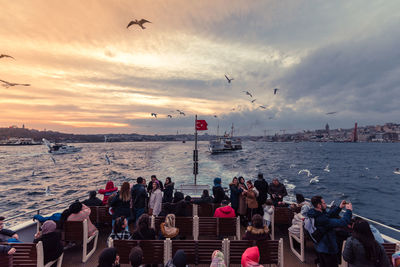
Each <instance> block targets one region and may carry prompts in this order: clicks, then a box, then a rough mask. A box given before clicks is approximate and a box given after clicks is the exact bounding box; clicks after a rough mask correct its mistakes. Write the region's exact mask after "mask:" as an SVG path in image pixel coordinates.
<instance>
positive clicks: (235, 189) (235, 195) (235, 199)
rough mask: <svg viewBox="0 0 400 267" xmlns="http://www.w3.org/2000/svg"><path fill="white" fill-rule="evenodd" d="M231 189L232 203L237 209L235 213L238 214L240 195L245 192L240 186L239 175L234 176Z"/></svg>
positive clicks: (230, 185)
mask: <svg viewBox="0 0 400 267" xmlns="http://www.w3.org/2000/svg"><path fill="white" fill-rule="evenodd" d="M229 189H230V190H231V205H232V208H233V209H234V210H235V214H238V209H239V197H240V195H241V194H242V192H243V189H242V188H239V180H238V178H237V177H233V179H232V183H231V184H229Z"/></svg>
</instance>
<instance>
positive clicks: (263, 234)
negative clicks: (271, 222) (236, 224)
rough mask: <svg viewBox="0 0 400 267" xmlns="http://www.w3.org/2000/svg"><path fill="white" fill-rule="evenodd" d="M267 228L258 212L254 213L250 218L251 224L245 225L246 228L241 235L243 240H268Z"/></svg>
mask: <svg viewBox="0 0 400 267" xmlns="http://www.w3.org/2000/svg"><path fill="white" fill-rule="evenodd" d="M269 239H271V238H270V237H269V229H268V226H266V225H264V223H263V218H262V217H261V215H260V214H254V216H253V218H252V219H251V225H250V226H248V227H247V230H246V232H245V234H244V236H243V240H257V241H259V240H269Z"/></svg>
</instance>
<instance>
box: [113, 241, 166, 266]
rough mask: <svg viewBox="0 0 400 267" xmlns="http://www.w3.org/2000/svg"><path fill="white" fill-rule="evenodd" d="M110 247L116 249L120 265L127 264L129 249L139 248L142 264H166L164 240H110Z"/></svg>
mask: <svg viewBox="0 0 400 267" xmlns="http://www.w3.org/2000/svg"><path fill="white" fill-rule="evenodd" d="M109 244H110V246H113V247H115V248H116V249H117V252H118V255H119V257H120V260H119V261H120V263H122V264H129V253H130V252H131V249H132V248H134V247H136V246H139V247H141V248H142V250H143V262H142V264H166V263H167V261H166V260H167V258H168V257H167V255H166V254H167V251H168V250H167V249H166V241H165V240H113V241H112V240H111V241H110V242H109Z"/></svg>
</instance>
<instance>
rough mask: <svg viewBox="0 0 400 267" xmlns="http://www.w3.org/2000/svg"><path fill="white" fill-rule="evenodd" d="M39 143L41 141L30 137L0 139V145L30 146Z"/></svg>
mask: <svg viewBox="0 0 400 267" xmlns="http://www.w3.org/2000/svg"><path fill="white" fill-rule="evenodd" d="M41 144H42V143H41V142H35V141H34V140H33V139H32V138H18V137H11V138H9V139H7V140H1V141H0V146H32V145H41Z"/></svg>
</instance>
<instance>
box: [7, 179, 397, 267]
mask: <svg viewBox="0 0 400 267" xmlns="http://www.w3.org/2000/svg"><path fill="white" fill-rule="evenodd" d="M213 183H214V186H213V188H212V196H210V194H209V192H208V190H204V191H203V194H202V196H201V197H200V198H198V199H194V200H193V199H191V197H190V196H186V197H185V196H184V194H183V193H182V192H174V183H173V182H172V179H171V178H170V177H167V178H166V179H165V182H164V184H163V183H162V182H161V181H160V180H159V179H158V178H157V177H156V176H155V175H152V176H151V180H150V181H149V182H148V183H146V180H145V179H144V178H142V177H138V178H137V179H136V184H134V185H133V186H132V187H131V185H130V184H129V183H128V182H124V183H122V185H121V187H120V189H119V190H118V188H117V187H115V186H114V183H113V182H112V181H109V182H107V184H106V186H105V188H104V189H100V190H99V191H98V193H99V194H102V195H104V197H103V200H100V199H99V198H98V197H97V196H96V191H91V192H89V198H88V199H87V200H85V201H83V202H79V201H76V202H74V203H72V204H71V205H70V206H69V208H68V209H66V210H64V211H63V212H62V213H61V214H53V215H52V216H51V217H41V216H40V215H37V216H35V218H36V219H38V220H39V221H41V222H43V224H42V227H41V229H40V231H39V232H38V233H36V234H35V236H34V242H39V241H42V242H43V248H44V259H45V263H47V262H49V261H52V260H55V259H57V258H58V257H59V256H60V255H61V254H62V252H63V250H64V246H66V245H67V244H64V243H63V242H62V240H61V234H60V233H61V229H62V228H63V224H64V222H66V221H83V220H85V219H86V220H87V221H88V228H89V231H88V235H89V236H91V235H93V234H94V233H95V232H96V230H97V229H96V226H95V225H93V224H92V222H91V221H90V218H89V216H90V211H91V210H90V206H101V205H105V206H108V207H109V211H110V213H111V214H112V219H113V220H112V232H111V234H110V235H109V237H110V238H111V239H113V240H117V239H118V240H129V239H130V240H156V239H160V240H163V239H166V238H170V239H182V238H185V237H184V236H181V235H180V232H179V228H177V227H176V225H175V221H176V217H177V216H191V214H188V213H187V208H186V207H187V206H188V205H190V204H193V203H194V204H203V203H216V204H221V205H220V207H219V208H217V209H216V210H215V213H214V217H238V216H239V217H240V221H241V224H242V225H243V226H244V227H245V233H244V235H243V239H244V240H268V239H270V224H271V216H272V214H273V212H274V208H275V207H279V206H281V207H288V208H289V209H291V210H293V211H294V212H295V215H294V218H293V221H292V226H291V227H290V228H289V231H290V232H292V233H294V234H298V233H299V232H300V227H303V224H304V226H305V229H306V231H307V232H308V233H309V234H310V236H311V237H312V240H313V241H314V247H315V251H316V255H317V260H316V261H317V262H318V264H319V266H320V267H331V266H338V265H339V264H340V260H341V258H342V256H343V259H344V260H345V261H347V262H348V263H349V266H382V267H385V266H389V264H390V263H389V260H388V258H387V257H386V254H385V251H384V249H383V247H382V245H381V243H382V242H383V239H382V238H381V237H380V235H379V232H378V231H377V230H376V228H374V227H373V226H372V225H370V224H368V222H366V221H364V220H363V219H360V218H352V209H353V207H352V204H351V203H346V201H342V202H341V203H340V205H339V206H335V205H334V206H332V207H330V208H329V209H328V207H327V204H326V203H325V200H324V199H323V198H322V197H321V196H314V197H312V199H311V202H308V201H306V200H305V199H304V197H303V195H301V194H296V203H295V204H291V205H289V204H287V203H285V202H284V197H285V196H287V191H286V188H285V186H284V185H283V184H282V183H281V182H280V181H279V180H278V179H277V178H274V179H273V180H272V182H271V183H270V184H268V183H267V181H266V180H265V179H264V177H263V174H261V173H260V174H258V177H257V179H256V180H255V181H254V183H253V181H251V180H247V181H246V180H245V179H244V178H243V177H242V176H240V177H234V178H233V179H232V182H231V183H230V184H229V191H230V194H229V197H228V195H227V192H226V190H224V188H223V187H222V179H221V178H215V179H214V181H213ZM342 209H345V212H344V214H342V215H341V214H340V212H341V211H342ZM152 215H154V216H165V221H164V222H163V223H161V225H160V230H159V231H158V232H156V231H155V229H153V228H152V227H151V217H150V216H152ZM3 225H4V217H0V242H8V243H10V242H19V240H18V235H17V234H16V233H15V232H13V231H11V230H9V229H4V227H3ZM346 240H347V242H346V245H345V247H344V250H343V255H342V253H341V252H342V249H341V248H342V245H343V242H344V241H346ZM0 253H3V254H9V255H11V254H13V253H15V249H14V248H12V246H10V245H1V246H0ZM259 258H260V253H259V251H258V248H257V247H251V248H248V249H247V250H246V251H245V253H244V254H243V255H242V266H244V267H247V266H259V263H258V262H259ZM142 259H143V251H142V250H141V248H140V247H135V248H133V249H132V251H131V253H130V255H129V260H130V262H131V265H132V266H140V265H141V264H142ZM210 264H211V265H210V266H215V267H217V266H225V263H224V255H223V253H222V252H221V251H214V253H213V254H212V255H211V258H210ZM118 265H119V256H118V255H117V251H116V250H115V249H114V248H107V249H105V250H104V251H103V252H102V253H101V255H100V257H99V266H104V267H105V266H118ZM167 266H186V256H185V253H184V251H183V250H182V251H181V250H179V251H177V252H176V254H175V256H174V258H173V259H172V260H171V261H170V262H169V263H168V264H167ZM395 266H396V265H395Z"/></svg>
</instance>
